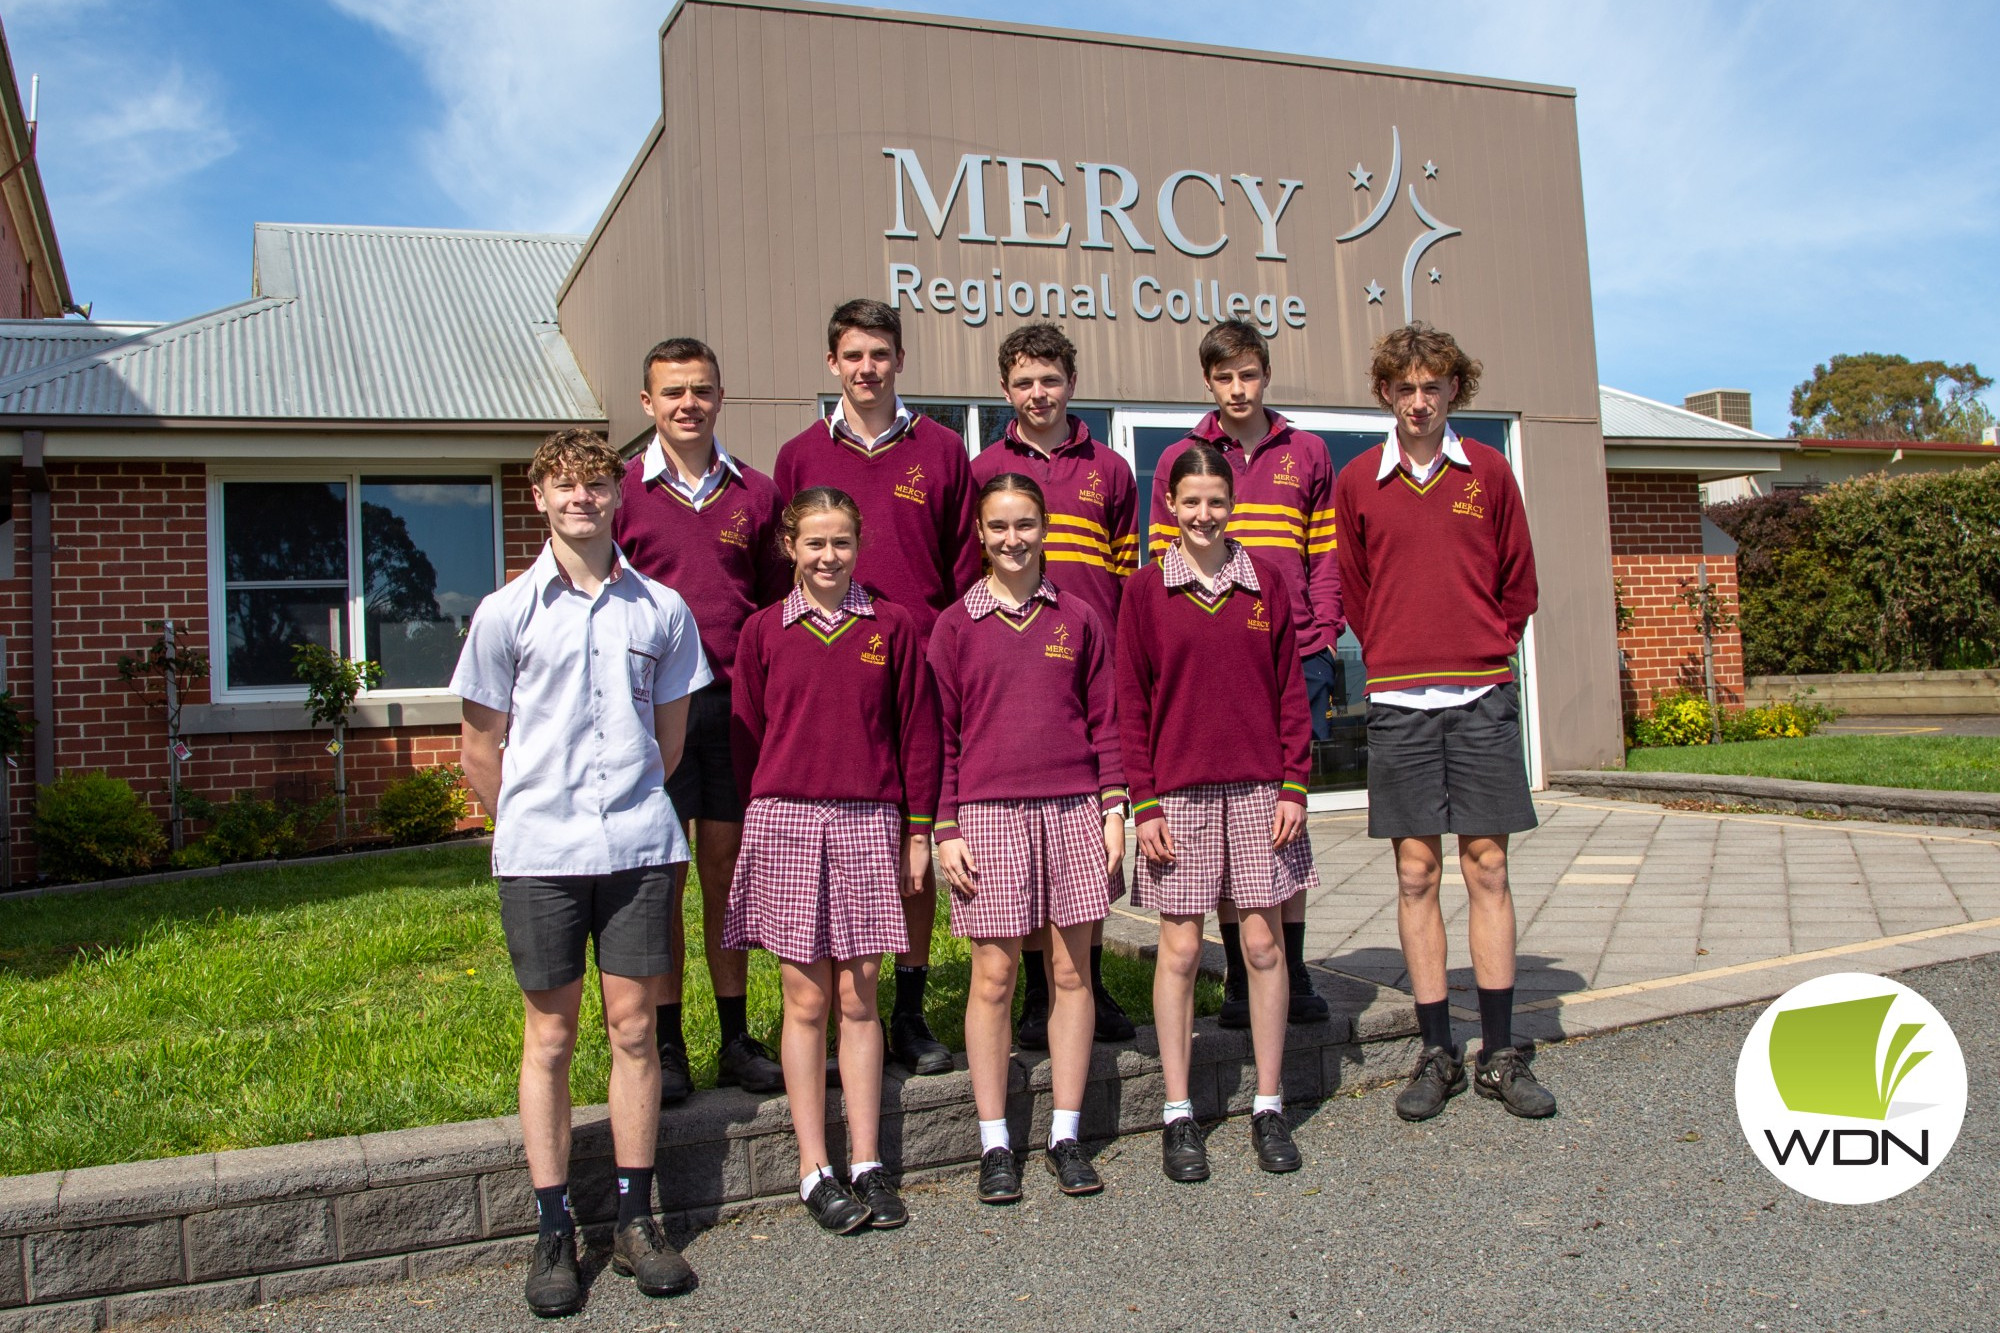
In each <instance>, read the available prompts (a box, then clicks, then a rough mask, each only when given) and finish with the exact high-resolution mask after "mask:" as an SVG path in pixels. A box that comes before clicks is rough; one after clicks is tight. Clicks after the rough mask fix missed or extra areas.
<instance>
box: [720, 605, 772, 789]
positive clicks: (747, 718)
mask: <svg viewBox="0 0 2000 1333" xmlns="http://www.w3.org/2000/svg"><path fill="white" fill-rule="evenodd" d="M771 623H772V617H770V616H767V615H765V614H764V613H762V612H758V613H756V614H754V615H752V616H751V617H750V619H749V620H747V621H745V622H744V624H743V634H742V637H741V638H739V639H737V641H736V668H735V670H734V672H733V673H732V674H731V685H730V691H729V714H730V716H729V751H730V761H731V766H732V767H733V768H735V770H736V792H737V796H738V797H739V798H740V799H741V800H742V802H743V805H744V806H745V808H748V806H749V804H750V787H751V783H752V781H753V780H754V779H755V777H756V776H757V754H758V751H760V750H761V749H762V748H763V746H764V728H765V725H766V722H767V719H766V718H765V716H764V680H765V676H766V674H767V672H768V670H769V667H768V664H767V659H766V657H765V652H764V634H765V630H766V627H767V626H769V625H770V624H771Z"/></svg>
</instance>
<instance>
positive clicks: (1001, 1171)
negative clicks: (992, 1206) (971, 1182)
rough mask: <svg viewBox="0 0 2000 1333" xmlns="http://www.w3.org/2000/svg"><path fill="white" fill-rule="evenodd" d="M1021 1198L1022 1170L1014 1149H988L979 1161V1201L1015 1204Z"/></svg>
mask: <svg viewBox="0 0 2000 1333" xmlns="http://www.w3.org/2000/svg"><path fill="white" fill-rule="evenodd" d="M1020 1197H1021V1168H1020V1166H1019V1164H1018V1163H1016V1161H1015V1160H1014V1150H1013V1149H1012V1148H988V1149H987V1150H986V1152H985V1154H984V1155H983V1156H982V1157H980V1159H979V1201H980V1202H981V1203H1013V1202H1015V1201H1017V1200H1018V1199H1019V1198H1020Z"/></svg>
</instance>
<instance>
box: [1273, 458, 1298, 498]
mask: <svg viewBox="0 0 2000 1333" xmlns="http://www.w3.org/2000/svg"><path fill="white" fill-rule="evenodd" d="M1271 481H1272V482H1273V483H1274V484H1276V485H1279V486H1290V487H1291V488H1292V489H1293V490H1297V489H1298V488H1299V474H1298V472H1297V471H1296V470H1295V469H1294V460H1293V458H1292V455H1291V453H1290V451H1287V452H1285V453H1283V454H1280V455H1279V456H1278V470H1277V471H1276V472H1274V473H1272V474H1271Z"/></svg>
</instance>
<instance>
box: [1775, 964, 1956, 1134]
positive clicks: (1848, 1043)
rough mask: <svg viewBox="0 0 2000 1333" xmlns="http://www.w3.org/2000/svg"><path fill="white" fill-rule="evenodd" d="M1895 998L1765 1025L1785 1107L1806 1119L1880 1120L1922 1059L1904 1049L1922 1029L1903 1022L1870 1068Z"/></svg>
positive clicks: (1810, 1011)
mask: <svg viewBox="0 0 2000 1333" xmlns="http://www.w3.org/2000/svg"><path fill="white" fill-rule="evenodd" d="M1895 1000H1896V997H1895V996H1894V995H1893V994H1890V995H1871V996H1869V997H1867V998H1866V999H1860V1000H1844V1001H1841V1002H1840V1003H1838V1004H1818V1005H1812V1006H1809V1007H1807V1008H1802V1009H1786V1010H1784V1011H1782V1012H1781V1013H1779V1014H1778V1016H1777V1018H1776V1020H1775V1021H1774V1022H1773V1023H1772V1025H1771V1078H1772V1080H1773V1081H1775V1082H1776V1083H1777V1085H1778V1095H1779V1096H1780V1097H1782V1098H1784V1101H1785V1106H1786V1107H1787V1108H1788V1109H1790V1110H1793V1111H1802V1112H1809V1113H1811V1114H1814V1115H1838V1116H1846V1117H1849V1118H1850V1119H1854V1120H1885V1119H1887V1118H1888V1115H1889V1103H1890V1101H1891V1100H1893V1099H1894V1097H1895V1095H1896V1089H1897V1087H1898V1086H1900V1085H1901V1084H1902V1082H1903V1080H1904V1079H1905V1078H1907V1077H1908V1076H1909V1073H1910V1071H1911V1070H1913V1069H1915V1068H1916V1067H1917V1066H1918V1065H1919V1064H1921V1063H1923V1059H1924V1057H1925V1056H1927V1055H1929V1054H1930V1052H1929V1051H1910V1050H1909V1045H1910V1042H1911V1040H1912V1039H1913V1038H1915V1036H1916V1035H1917V1033H1918V1031H1919V1030H1921V1029H1922V1028H1923V1026H1924V1025H1923V1024H1922V1023H1904V1024H1901V1025H1900V1026H1898V1027H1897V1029H1896V1032H1895V1035H1894V1036H1892V1037H1891V1038H1890V1039H1889V1049H1888V1050H1887V1051H1886V1052H1885V1053H1884V1054H1883V1056H1882V1063H1881V1065H1880V1066H1879V1067H1878V1066H1877V1065H1876V1063H1875V1051H1876V1048H1877V1047H1878V1046H1880V1045H1881V1039H1882V1024H1883V1021H1884V1020H1885V1019H1886V1018H1887V1017H1888V1015H1889V1006H1890V1005H1891V1004H1893V1003H1895ZM1905 1052H1908V1053H1907V1054H1905ZM1899 1062H1900V1063H1899Z"/></svg>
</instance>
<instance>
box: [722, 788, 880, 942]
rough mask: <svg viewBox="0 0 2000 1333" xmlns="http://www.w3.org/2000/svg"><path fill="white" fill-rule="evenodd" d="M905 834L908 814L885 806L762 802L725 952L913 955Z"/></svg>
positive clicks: (725, 933) (749, 822)
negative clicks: (904, 884) (901, 881)
mask: <svg viewBox="0 0 2000 1333" xmlns="http://www.w3.org/2000/svg"><path fill="white" fill-rule="evenodd" d="M902 833H903V817H902V814H901V813H900V812H899V811H898V810H897V809H896V807H895V806H893V805H890V804H888V803H887V802H883V801H794V800H786V799H784V798H782V797H760V798H759V799H757V800H755V801H752V802H751V803H750V808H749V809H748V810H746V811H744V812H743V851H742V854H741V855H740V856H738V857H737V858H736V878H735V880H734V881H733V882H732V883H731V884H730V886H729V911H728V914H727V915H726V916H725V917H724V918H723V923H722V947H723V948H725V949H763V950H765V951H767V952H769V953H773V954H776V955H777V956H778V957H780V958H782V959H784V960H785V961H786V962H788V963H814V962H818V961H819V960H820V959H822V958H835V959H839V960H840V961H842V962H846V961H847V960H848V959H851V958H863V957H867V956H869V955H871V954H885V953H901V952H903V951H904V950H905V949H908V948H909V947H910V934H909V930H908V928H907V927H906V926H904V924H903V898H902V894H901V892H900V891H899V890H898V887H897V883H896V863H897V858H898V856H899V854H900V851H901V845H902Z"/></svg>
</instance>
